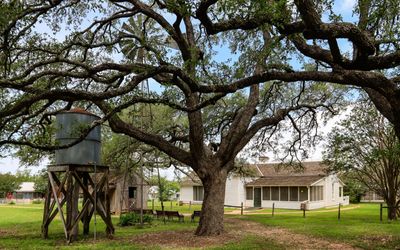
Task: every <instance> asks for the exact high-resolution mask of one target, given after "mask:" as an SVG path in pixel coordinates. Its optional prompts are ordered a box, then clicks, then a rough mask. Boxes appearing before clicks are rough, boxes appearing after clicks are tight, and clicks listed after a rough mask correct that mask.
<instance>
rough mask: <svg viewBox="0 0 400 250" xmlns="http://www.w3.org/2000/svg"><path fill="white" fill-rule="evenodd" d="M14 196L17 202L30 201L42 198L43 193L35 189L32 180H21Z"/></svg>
mask: <svg viewBox="0 0 400 250" xmlns="http://www.w3.org/2000/svg"><path fill="white" fill-rule="evenodd" d="M14 198H15V199H16V201H17V202H23V203H30V202H32V200H34V199H41V198H43V194H42V193H40V192H37V191H36V190H35V183H34V182H22V183H21V185H20V187H19V189H18V190H16V191H15V195H14Z"/></svg>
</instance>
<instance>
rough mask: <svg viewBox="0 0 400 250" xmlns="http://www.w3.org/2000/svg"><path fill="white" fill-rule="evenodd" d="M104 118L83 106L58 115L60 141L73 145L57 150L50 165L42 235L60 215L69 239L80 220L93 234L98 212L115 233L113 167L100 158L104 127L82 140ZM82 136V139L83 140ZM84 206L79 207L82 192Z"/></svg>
mask: <svg viewBox="0 0 400 250" xmlns="http://www.w3.org/2000/svg"><path fill="white" fill-rule="evenodd" d="M98 119H100V118H99V117H98V116H96V115H93V114H91V113H89V112H87V111H85V110H83V109H77V108H76V109H72V110H69V111H65V112H62V113H59V114H57V115H56V125H57V129H56V142H57V143H58V144H59V145H60V146H65V145H72V144H73V143H74V142H77V141H79V143H77V144H74V145H73V146H71V147H68V148H63V149H59V150H56V152H55V164H54V165H49V166H48V167H47V173H48V177H49V180H48V188H47V193H46V199H45V205H44V213H43V223H42V236H43V237H44V238H47V236H48V228H49V225H50V223H51V222H52V220H53V219H54V218H55V217H56V216H57V214H58V215H59V216H60V219H61V222H62V225H63V228H64V234H65V238H66V240H67V242H71V241H73V240H75V239H76V237H77V235H78V231H79V227H78V225H79V222H80V221H82V223H83V234H84V235H87V234H89V224H90V220H91V218H92V217H93V215H94V214H95V213H97V214H98V215H100V217H101V218H102V219H103V221H104V222H105V224H106V233H107V235H109V236H110V235H112V234H113V233H114V227H113V225H112V221H111V214H110V202H109V197H108V176H109V168H108V167H107V166H102V165H101V162H100V152H101V128H100V126H99V125H98V126H95V127H94V128H93V129H92V130H91V131H90V132H89V133H88V134H87V136H86V137H85V138H84V139H83V140H82V139H81V134H82V131H83V130H85V129H87V128H89V127H90V126H91V125H92V123H93V121H95V120H98ZM80 140H81V141H80ZM80 193H81V194H82V197H83V199H82V206H81V208H80V209H79V204H78V203H79V195H80Z"/></svg>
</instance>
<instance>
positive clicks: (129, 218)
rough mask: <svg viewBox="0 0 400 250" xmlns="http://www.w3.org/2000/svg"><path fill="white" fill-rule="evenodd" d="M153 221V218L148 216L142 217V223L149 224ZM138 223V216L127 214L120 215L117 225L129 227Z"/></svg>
mask: <svg viewBox="0 0 400 250" xmlns="http://www.w3.org/2000/svg"><path fill="white" fill-rule="evenodd" d="M152 221H153V217H152V216H151V215H148V214H144V215H143V223H151V222H152ZM138 223H140V215H138V214H135V213H127V214H122V215H121V216H120V217H119V225H120V226H122V227H124V226H131V225H135V224H138Z"/></svg>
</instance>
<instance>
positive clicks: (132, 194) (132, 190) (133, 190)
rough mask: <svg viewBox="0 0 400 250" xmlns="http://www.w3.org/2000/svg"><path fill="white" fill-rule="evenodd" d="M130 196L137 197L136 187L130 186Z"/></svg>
mask: <svg viewBox="0 0 400 250" xmlns="http://www.w3.org/2000/svg"><path fill="white" fill-rule="evenodd" d="M128 198H129V199H135V198H136V187H128Z"/></svg>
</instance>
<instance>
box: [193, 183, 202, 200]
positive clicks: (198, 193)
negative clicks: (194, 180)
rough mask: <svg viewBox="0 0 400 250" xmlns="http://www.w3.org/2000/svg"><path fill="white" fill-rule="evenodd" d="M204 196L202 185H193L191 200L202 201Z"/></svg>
mask: <svg viewBox="0 0 400 250" xmlns="http://www.w3.org/2000/svg"><path fill="white" fill-rule="evenodd" d="M203 198H204V188H203V186H193V200H195V201H202V200H203Z"/></svg>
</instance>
